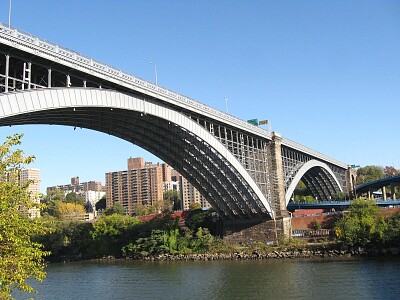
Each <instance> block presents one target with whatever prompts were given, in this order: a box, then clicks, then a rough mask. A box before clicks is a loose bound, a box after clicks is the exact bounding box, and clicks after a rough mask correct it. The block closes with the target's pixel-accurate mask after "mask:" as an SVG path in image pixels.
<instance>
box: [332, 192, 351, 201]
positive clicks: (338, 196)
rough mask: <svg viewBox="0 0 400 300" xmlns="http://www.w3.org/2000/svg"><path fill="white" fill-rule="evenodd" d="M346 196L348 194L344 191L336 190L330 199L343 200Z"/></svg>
mask: <svg viewBox="0 0 400 300" xmlns="http://www.w3.org/2000/svg"><path fill="white" fill-rule="evenodd" d="M346 198H348V195H347V194H346V193H344V192H337V193H335V194H334V195H333V196H332V200H337V201H338V200H345V199H346Z"/></svg>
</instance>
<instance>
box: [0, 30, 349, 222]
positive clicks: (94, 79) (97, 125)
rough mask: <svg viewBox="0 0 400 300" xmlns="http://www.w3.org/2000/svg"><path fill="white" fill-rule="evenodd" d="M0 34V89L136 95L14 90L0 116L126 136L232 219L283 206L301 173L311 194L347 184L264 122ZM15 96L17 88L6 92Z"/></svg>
mask: <svg viewBox="0 0 400 300" xmlns="http://www.w3.org/2000/svg"><path fill="white" fill-rule="evenodd" d="M0 42H1V44H0V54H2V58H0V92H1V93H0V95H3V96H4V95H10V94H18V93H25V95H27V92H29V95H30V96H29V97H33V98H35V97H37V96H33V95H34V94H33V93H32V92H34V91H36V90H42V89H54V88H57V89H60V88H61V89H74V88H76V87H79V88H84V89H87V90H90V89H93V88H94V89H99V90H109V91H116V92H118V93H120V94H122V95H127V96H129V97H130V98H131V100H130V101H139V102H140V101H142V102H141V103H142V104H141V105H142V107H139V106H137V107H136V108H135V109H132V108H131V107H128V108H127V109H128V110H129V111H126V110H125V111H121V108H120V107H119V106H118V105H117V104H118V103H114V102H113V101H117V100H113V98H110V99H108V98H107V99H106V100H104V101H108V102H104V101H103V102H101V103H100V104H99V103H97V102H96V101H95V100H94V99H93V98H90V97H92V96H90V97H89V96H88V95H86V96H85V93H82V92H79V93H81V94H82V97H77V98H76V99H75V100H73V99H70V100H67V99H66V100H65V101H64V102H62V101H61V100H60V101H58V100H57V99H56V98H57V95H59V97H60V98H62V97H65V95H64V94H65V93H66V92H60V90H58V92H54V93H51V95H52V96H51V97H50V96H46V97H44V98H43V99H38V100H37V102H35V101H36V100H27V102H26V103H29V101H33V102H32V103H36V104H35V105H36V106H37V105H38V106H37V107H34V106H35V105H33V104H32V107H31V108H29V107H27V106H26V105H25V106H26V107H25V108H26V109H25V110H24V109H23V107H22V108H21V107H19V106H20V105H21V103H22V102H21V101H22V100H18V101H17V104H10V103H9V102H7V101H8V100H9V99H11V98H13V97H8V96H7V97H8V98H7V97H3V100H2V105H3V106H2V108H1V109H2V111H3V112H2V117H3V119H2V120H1V121H0V125H10V124H39V123H40V124H61V125H70V126H77V127H85V128H90V129H94V130H98V131H102V132H105V133H109V134H112V135H115V136H117V137H120V138H123V139H125V140H128V141H130V142H133V143H135V144H137V145H140V146H142V147H143V148H145V149H147V150H149V151H150V152H152V153H154V154H155V155H157V156H159V157H160V158H161V159H164V161H166V162H167V163H169V164H170V165H171V166H172V167H174V168H176V169H177V170H178V171H180V172H181V173H182V175H183V176H184V177H186V179H188V181H189V182H191V183H192V184H193V185H194V186H195V187H196V188H197V189H198V190H199V191H200V192H201V193H202V194H203V196H205V197H206V198H207V200H209V202H210V203H211V204H212V205H213V207H214V208H216V210H217V211H218V212H219V213H220V215H222V216H225V217H226V218H230V219H237V218H240V219H243V218H244V219H254V218H255V219H263V218H270V217H274V216H275V212H276V211H279V210H282V209H283V206H282V201H283V200H282V195H284V196H283V197H284V199H285V205H286V204H287V202H288V201H289V199H290V197H291V194H292V192H293V189H294V187H295V185H297V183H298V181H299V180H300V179H301V180H303V181H304V182H305V184H306V185H307V186H308V187H310V189H311V191H312V192H313V194H314V196H316V197H318V198H319V199H328V198H329V197H330V196H332V195H333V194H334V193H336V192H338V191H343V190H346V169H347V166H346V165H344V164H342V163H340V162H338V161H336V160H334V159H332V158H329V157H327V156H325V155H323V154H321V153H318V152H316V151H314V150H311V149H309V148H307V147H304V146H303V145H300V144H297V143H295V142H292V141H290V140H287V139H285V138H280V139H279V144H280V148H279V150H278V151H277V150H276V149H277V148H274V147H273V144H274V143H273V139H274V134H273V133H271V132H268V131H265V130H262V129H261V128H258V127H256V126H253V125H251V124H249V123H247V122H245V121H243V120H240V119H237V118H235V117H233V116H231V115H228V114H225V113H223V112H220V111H218V110H215V109H213V108H211V107H208V106H206V105H204V104H202V103H200V102H197V101H195V100H193V99H190V98H187V97H185V96H182V95H179V94H177V93H175V92H172V91H170V90H168V89H165V88H163V87H159V86H157V85H154V84H152V83H149V82H147V81H145V80H142V79H140V78H137V77H135V76H133V75H130V74H127V73H124V72H122V71H120V70H118V69H115V68H112V67H110V66H108V65H104V64H102V63H99V62H97V61H94V60H93V59H91V58H88V57H86V56H83V55H81V54H79V53H76V52H73V51H70V50H68V49H64V48H62V47H59V46H58V45H55V44H52V43H49V42H47V41H45V40H42V39H40V38H37V37H34V36H32V35H29V34H26V33H23V32H21V31H19V30H16V29H10V28H8V27H6V26H3V25H1V24H0ZM37 95H39V94H37ZM96 95H97V96H99V95H104V93H100V94H96ZM0 97H1V96H0ZM29 97H28V98H29ZM48 97H50V98H48ZM85 97H86V98H85ZM87 97H89V98H87ZM99 97H103V96H99ZM114 97H116V98H115V99H117V98H118V97H117V96H114ZM17 98H18V99H21V96H15V97H14V98H13V99H14V100H10V101H16V99H17ZM22 98H24V96H22ZM7 99H8V100H7ZM49 99H51V100H49ZM132 99H133V100H132ZM43 101H44V102H43ZM74 101H75V102H74ZM77 101H78V102H77ZM79 101H80V102H79ZM139 102H138V103H139ZM91 103H92V104H91ZM95 103H97V104H96V105H100V106H101V109H100V108H99V107H96V105H95ZM57 104H58V105H57ZM7 105H8V106H10V108H9V109H8V108H7ZM15 105H17V106H18V107H17V108H15V107H13V106H15ZM138 105H139V104H138ZM105 107H106V108H105ZM72 108H73V110H71V109H72ZM107 109H108V110H107ZM156 110H166V111H168V116H162V117H160V116H159V115H157V113H156V112H155V111H156ZM111 111H112V113H111ZM78 112H79V114H78ZM177 113H178V115H181V116H184V119H185V124H184V125H185V126H184V125H183V124H181V125H178V122H177V120H178V119H179V117H177V116H175V114H177ZM77 116H79V117H77ZM144 116H145V118H144ZM189 121H190V122H189ZM189 123H190V124H191V123H193V124H196V126H195V127H196V128H198V127H200V128H202V129H203V130H204V131H206V132H207V133H208V134H209V136H207V137H206V136H203V137H200V135H201V134H204V132H202V131H201V132H200V131H199V132H198V133H195V132H194V131H196V130H198V129H194V127H193V126H192V125H190V126H189V125H187V124H189ZM193 130H194V131H193ZM200 133H201V134H200ZM211 137H213V138H214V139H215V141H217V142H218V143H215V141H214V140H213V139H212V138H211ZM213 143H215V144H213ZM211 144H213V146H211ZM163 145H164V147H163ZM221 145H222V146H223V148H221V147H220V146H221ZM216 149H218V150H216ZM278 152H279V153H278ZM182 161H183V162H182ZM299 174H302V176H301V178H299V176H298V175H299ZM281 194H282V195H281Z"/></svg>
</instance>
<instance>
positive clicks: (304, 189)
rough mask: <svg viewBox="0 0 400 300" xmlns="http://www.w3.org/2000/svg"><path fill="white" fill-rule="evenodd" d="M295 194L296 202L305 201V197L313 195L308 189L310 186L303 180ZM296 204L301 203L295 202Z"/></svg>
mask: <svg viewBox="0 0 400 300" xmlns="http://www.w3.org/2000/svg"><path fill="white" fill-rule="evenodd" d="M293 194H294V195H295V200H296V199H303V197H305V196H310V195H312V192H311V190H310V189H309V188H308V186H307V185H306V184H305V183H304V182H303V181H302V180H300V181H299V183H298V184H297V186H296V188H295V190H294V193H293ZM295 202H300V201H295Z"/></svg>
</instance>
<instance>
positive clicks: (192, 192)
mask: <svg viewBox="0 0 400 300" xmlns="http://www.w3.org/2000/svg"><path fill="white" fill-rule="evenodd" d="M180 196H181V203H182V208H183V210H188V209H189V206H190V204H192V203H194V202H197V203H199V204H200V207H201V208H210V207H211V205H210V203H208V201H207V200H206V198H204V197H203V196H202V195H201V194H200V192H199V191H198V190H197V189H196V188H195V187H194V186H193V185H192V184H191V183H190V182H189V181H187V180H186V179H185V178H184V177H182V176H180Z"/></svg>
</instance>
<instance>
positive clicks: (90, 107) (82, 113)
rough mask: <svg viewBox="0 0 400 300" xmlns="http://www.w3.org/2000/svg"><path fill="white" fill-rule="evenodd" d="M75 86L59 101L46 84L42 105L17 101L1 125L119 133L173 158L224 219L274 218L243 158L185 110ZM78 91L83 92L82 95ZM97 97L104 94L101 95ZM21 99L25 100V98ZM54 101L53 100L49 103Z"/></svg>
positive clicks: (174, 164) (28, 98)
mask: <svg viewBox="0 0 400 300" xmlns="http://www.w3.org/2000/svg"><path fill="white" fill-rule="evenodd" d="M72 91H73V89H64V91H63V93H64V94H65V93H66V95H63V97H60V98H59V99H58V100H57V101H59V102H60V104H58V105H53V104H54V103H55V99H54V96H56V95H57V93H60V90H46V92H44V91H43V90H42V91H41V93H42V97H39V98H38V99H37V100H38V101H39V104H40V105H39V107H40V108H39V109H33V110H32V109H30V110H29V111H27V110H25V111H24V109H23V108H22V109H21V107H19V106H18V108H16V107H17V106H15V107H14V109H11V110H13V111H15V110H16V109H18V110H19V112H18V113H13V114H11V115H9V116H7V117H3V118H1V119H0V126H8V125H22V124H54V125H66V126H74V127H82V128H88V129H92V130H96V131H100V132H104V133H106V134H110V135H113V136H116V137H119V138H121V139H124V140H126V141H129V142H131V143H134V144H136V145H138V146H140V147H142V148H144V149H146V150H147V151H149V152H151V153H153V154H154V155H156V156H158V157H159V158H160V159H162V160H164V161H165V162H167V163H168V164H170V165H171V166H172V167H173V168H174V169H176V170H177V171H178V172H180V173H181V174H182V175H183V176H184V177H185V178H186V179H187V180H188V181H189V182H190V183H192V184H193V185H194V186H195V187H196V188H197V189H198V190H199V191H200V193H201V194H202V195H203V196H205V197H206V199H207V200H208V201H209V202H210V204H211V205H212V207H213V208H214V209H215V210H216V211H217V212H218V213H219V215H220V216H221V217H222V218H223V219H226V220H252V221H254V220H267V219H270V218H271V216H272V214H273V212H272V210H271V208H270V207H269V206H267V207H266V205H265V200H264V203H263V202H262V201H261V200H260V199H259V196H258V195H257V194H256V192H254V190H253V189H252V187H251V186H250V185H249V183H248V178H244V177H243V176H241V175H240V172H238V171H237V170H236V168H235V166H234V163H237V161H236V162H235V161H232V157H230V159H229V158H228V159H227V154H229V153H221V151H217V150H216V149H215V148H214V147H213V146H212V145H210V141H206V140H204V139H203V138H202V137H201V136H199V135H197V134H195V133H194V132H193V131H191V130H189V129H188V128H184V127H182V126H180V125H179V124H177V123H176V122H174V121H173V120H174V115H177V116H178V117H179V118H180V119H184V120H185V121H186V119H188V118H187V117H185V116H184V115H182V114H179V113H177V112H172V111H169V110H168V108H159V109H161V110H163V111H165V110H166V115H169V116H170V117H169V118H162V117H160V116H157V114H155V113H154V110H153V109H152V106H154V105H153V104H151V103H143V101H142V100H138V99H134V98H132V97H129V96H126V95H124V97H129V98H130V99H129V100H132V101H142V103H141V105H145V106H146V104H147V106H148V107H147V109H146V107H145V106H144V107H143V108H144V109H138V110H134V109H120V108H117V107H116V105H114V104H115V101H114V100H115V99H112V97H111V98H110V97H109V96H106V97H104V95H105V94H107V93H106V92H104V90H103V91H102V90H98V89H95V90H90V89H81V90H79V93H72ZM82 91H84V92H82ZM71 93H72V94H71ZM15 94H20V95H21V94H24V97H23V98H24V101H25V106H26V107H28V106H29V105H26V102H29V101H31V100H32V99H36V97H37V96H33V95H34V94H36V92H34V91H32V90H31V91H30V92H24V93H15ZM45 94H46V95H45ZM113 94H119V95H121V94H120V93H116V92H108V95H113ZM68 95H74V96H75V98H74V97H72V98H71V99H68V102H70V103H62V102H63V101H62V99H63V98H64V97H65V96H68ZM76 95H81V96H79V97H78V98H76ZM82 95H83V96H82ZM10 96H12V94H8V97H10ZM52 97H53V98H52ZM94 97H97V98H99V99H97V100H96V99H95V98H94ZM1 98H2V97H1V96H0V99H1ZM11 98H13V97H11ZM31 98H32V99H31ZM50 99H51V101H50ZM66 99H67V98H65V99H64V101H65V100H66ZM1 100H2V101H1V102H2V104H4V103H5V102H7V101H17V100H16V99H13V100H10V99H4V97H3V99H1ZM100 100H101V101H102V105H106V107H104V106H100V105H99V102H97V101H100ZM19 101H20V103H21V100H19ZM101 101H100V102H101ZM104 101H105V103H104ZM49 103H53V104H51V105H49ZM89 103H92V104H89ZM107 103H108V105H107ZM66 104H67V105H66ZM65 105H66V106H67V107H65ZM130 105H131V104H130ZM4 106H6V105H4ZM57 106H58V108H57ZM189 122H190V125H191V126H195V127H196V126H197V127H199V128H197V127H196V128H197V130H199V129H200V130H203V131H204V132H205V133H206V134H208V135H210V134H209V133H208V132H206V131H205V130H204V129H203V128H201V127H200V126H199V125H198V124H196V123H194V122H193V121H191V120H190V119H189ZM192 123H193V124H192ZM210 136H211V135H210ZM211 137H212V136H211ZM212 138H213V139H214V140H213V142H217V143H219V142H218V141H217V140H216V139H215V138H214V137H212ZM222 147H223V146H222ZM228 157H229V155H228ZM267 204H268V203H267Z"/></svg>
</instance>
